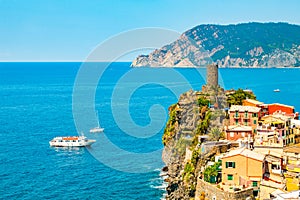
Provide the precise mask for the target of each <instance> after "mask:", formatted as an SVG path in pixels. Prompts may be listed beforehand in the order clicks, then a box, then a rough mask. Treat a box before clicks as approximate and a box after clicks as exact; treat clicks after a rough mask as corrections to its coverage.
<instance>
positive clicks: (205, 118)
mask: <svg viewBox="0 0 300 200" xmlns="http://www.w3.org/2000/svg"><path fill="white" fill-rule="evenodd" d="M205 108H206V109H205V112H203V111H202V110H201V115H200V122H198V126H197V128H196V134H197V135H204V134H206V132H207V129H208V126H209V121H210V118H211V111H210V110H207V107H205Z"/></svg>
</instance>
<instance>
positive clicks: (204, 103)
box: [198, 97, 209, 108]
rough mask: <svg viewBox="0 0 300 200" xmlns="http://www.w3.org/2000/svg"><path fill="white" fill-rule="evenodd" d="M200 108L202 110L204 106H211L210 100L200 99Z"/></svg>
mask: <svg viewBox="0 0 300 200" xmlns="http://www.w3.org/2000/svg"><path fill="white" fill-rule="evenodd" d="M198 106H199V107H200V108H202V107H203V106H207V107H208V106H209V100H208V99H206V98H203V97H200V98H199V99H198Z"/></svg>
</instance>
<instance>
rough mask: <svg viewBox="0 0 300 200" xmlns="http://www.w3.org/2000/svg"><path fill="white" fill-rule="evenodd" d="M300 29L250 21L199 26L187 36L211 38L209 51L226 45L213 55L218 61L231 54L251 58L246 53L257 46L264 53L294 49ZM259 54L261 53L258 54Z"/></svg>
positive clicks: (298, 41) (299, 38)
mask: <svg viewBox="0 0 300 200" xmlns="http://www.w3.org/2000/svg"><path fill="white" fill-rule="evenodd" d="M299 32H300V26H297V25H292V24H288V23H247V24H237V25H225V26H224V25H199V26H196V27H194V28H192V29H190V30H188V31H187V32H185V35H186V36H188V37H190V38H192V39H194V40H195V41H196V42H197V41H198V40H201V38H207V40H205V41H202V46H203V48H205V49H206V50H212V49H213V48H216V47H218V46H219V45H220V44H222V46H223V47H224V48H223V49H221V50H220V51H218V52H217V53H216V54H214V55H213V56H212V59H213V60H217V59H222V58H224V57H226V56H227V55H230V57H233V58H237V57H240V58H245V59H250V58H251V55H249V54H248V55H247V53H246V52H248V51H249V50H251V49H254V48H255V47H262V49H263V54H268V53H271V52H272V51H274V50H275V49H281V50H290V49H291V48H292V45H293V44H299V43H300V34H299ZM214 33H217V35H218V37H214ZM263 54H262V55H263ZM254 56H255V55H254ZM258 56H261V55H256V57H258Z"/></svg>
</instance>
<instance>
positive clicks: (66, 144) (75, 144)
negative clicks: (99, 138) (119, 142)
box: [49, 140, 96, 147]
mask: <svg viewBox="0 0 300 200" xmlns="http://www.w3.org/2000/svg"><path fill="white" fill-rule="evenodd" d="M95 142H96V140H87V141H84V142H65V141H62V142H57V141H50V142H49V144H50V146H52V147H86V146H91V145H92V144H94V143H95Z"/></svg>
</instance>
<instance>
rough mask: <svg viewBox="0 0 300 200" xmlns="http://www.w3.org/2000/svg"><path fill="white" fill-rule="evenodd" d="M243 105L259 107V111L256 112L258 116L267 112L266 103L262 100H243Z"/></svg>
mask: <svg viewBox="0 0 300 200" xmlns="http://www.w3.org/2000/svg"><path fill="white" fill-rule="evenodd" d="M243 106H252V107H257V108H260V111H259V113H258V118H260V117H263V116H265V115H268V114H269V110H268V104H264V103H263V102H260V101H257V100H254V99H245V100H243Z"/></svg>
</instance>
